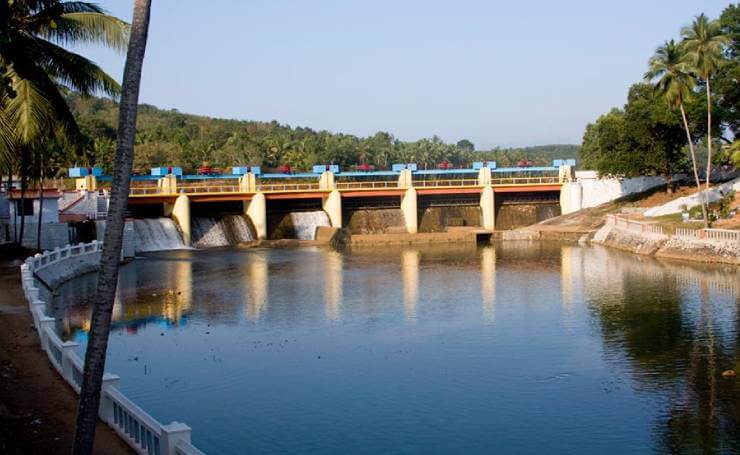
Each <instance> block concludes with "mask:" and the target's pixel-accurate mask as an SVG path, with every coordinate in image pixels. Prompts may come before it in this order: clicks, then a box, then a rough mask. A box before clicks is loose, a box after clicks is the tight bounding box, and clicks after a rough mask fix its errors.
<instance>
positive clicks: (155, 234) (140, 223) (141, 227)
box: [134, 218, 187, 253]
mask: <svg viewBox="0 0 740 455" xmlns="http://www.w3.org/2000/svg"><path fill="white" fill-rule="evenodd" d="M134 238H135V242H136V243H135V245H136V246H135V249H136V252H137V253H144V252H147V251H161V250H180V249H185V248H187V247H186V246H185V244H184V243H183V241H182V234H181V233H180V229H179V228H178V227H177V224H175V222H174V221H173V220H171V219H170V218H144V219H140V220H134Z"/></svg>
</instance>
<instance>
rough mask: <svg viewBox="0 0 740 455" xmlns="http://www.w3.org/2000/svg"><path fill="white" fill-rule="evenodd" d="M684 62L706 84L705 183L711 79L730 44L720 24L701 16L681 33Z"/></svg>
mask: <svg viewBox="0 0 740 455" xmlns="http://www.w3.org/2000/svg"><path fill="white" fill-rule="evenodd" d="M681 35H682V36H683V42H682V43H681V44H682V46H683V48H684V61H685V62H686V64H687V65H688V66H689V67H690V68H691V70H692V71H693V72H694V73H695V74H696V75H697V76H699V77H700V78H702V79H703V80H704V82H705V83H706V85H707V183H706V187H707V189H709V177H710V175H711V171H712V88H711V84H710V82H711V79H712V76H713V75H714V74H715V73H716V72H717V70H719V67H720V66H721V65H722V61H723V59H724V55H723V47H724V45H725V44H727V43H728V42H729V40H728V38H727V36H725V35H723V34H722V29H721V27H720V24H719V21H712V20H709V18H707V16H706V15H704V14H700V15H699V16H697V17H696V19H694V22H693V23H692V24H691V25H690V26H687V27H684V28H683V29H682V30H681Z"/></svg>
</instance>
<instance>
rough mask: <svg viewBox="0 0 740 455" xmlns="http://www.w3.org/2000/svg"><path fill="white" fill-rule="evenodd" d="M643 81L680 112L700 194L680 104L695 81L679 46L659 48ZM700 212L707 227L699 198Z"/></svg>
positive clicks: (692, 143) (684, 111) (704, 212)
mask: <svg viewBox="0 0 740 455" xmlns="http://www.w3.org/2000/svg"><path fill="white" fill-rule="evenodd" d="M644 77H645V80H646V81H648V82H651V81H655V89H656V90H658V91H659V92H660V93H662V94H663V96H664V97H665V98H666V101H668V105H669V106H671V107H672V108H673V109H675V108H677V107H678V108H680V109H681V118H682V119H683V126H684V129H685V130H686V139H687V141H688V142H689V151H690V152H691V164H692V166H693V168H694V179H695V181H696V187H697V188H698V189H699V191H701V182H700V180H699V171H698V169H697V165H696V151H695V150H694V140H693V138H692V137H691V129H690V128H689V122H688V119H687V118H686V110H685V109H684V101H685V100H688V99H690V97H691V96H692V94H693V92H694V87H696V78H695V77H694V76H693V75H692V74H691V73H690V72H689V71H688V68H687V65H686V63H685V62H684V61H683V51H682V49H681V46H680V45H678V44H676V42H675V41H674V40H670V41H666V42H665V43H663V45H662V46H659V47H658V48H657V49H656V50H655V54H654V55H653V56H652V57H651V58H650V61H649V62H648V71H647V72H646V73H645V76H644ZM701 211H702V215H703V217H704V226H705V227H707V226H708V224H709V220H708V218H707V208H706V205H705V203H704V199H703V198H702V200H701Z"/></svg>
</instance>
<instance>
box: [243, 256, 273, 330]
mask: <svg viewBox="0 0 740 455" xmlns="http://www.w3.org/2000/svg"><path fill="white" fill-rule="evenodd" d="M268 270H269V269H268V264H267V254H266V252H265V251H260V252H257V253H255V254H253V255H252V257H251V258H250V261H249V262H248V264H247V271H246V273H245V274H244V275H243V276H244V281H243V282H242V283H243V286H244V290H243V292H244V295H246V296H248V297H247V298H246V299H244V315H245V316H246V318H247V320H248V321H253V322H254V321H257V320H258V319H259V318H260V316H261V315H262V313H263V312H264V311H265V308H266V307H267V286H268Z"/></svg>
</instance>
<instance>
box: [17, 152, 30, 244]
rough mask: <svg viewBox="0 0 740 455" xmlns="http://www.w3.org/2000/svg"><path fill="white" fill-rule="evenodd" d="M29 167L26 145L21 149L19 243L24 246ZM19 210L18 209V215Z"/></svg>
mask: <svg viewBox="0 0 740 455" xmlns="http://www.w3.org/2000/svg"><path fill="white" fill-rule="evenodd" d="M27 169H28V153H27V151H26V150H25V147H24V148H23V149H22V150H21V208H20V212H21V226H20V233H19V234H18V245H19V246H20V247H21V248H23V236H24V235H25V231H26V211H25V210H26V189H27V188H28V175H27V174H26V170H27ZM17 215H18V210H16V216H17Z"/></svg>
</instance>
